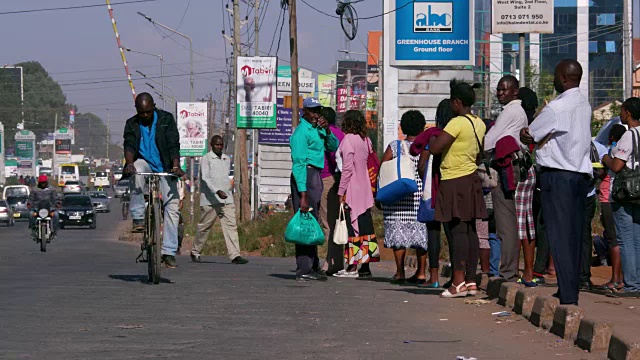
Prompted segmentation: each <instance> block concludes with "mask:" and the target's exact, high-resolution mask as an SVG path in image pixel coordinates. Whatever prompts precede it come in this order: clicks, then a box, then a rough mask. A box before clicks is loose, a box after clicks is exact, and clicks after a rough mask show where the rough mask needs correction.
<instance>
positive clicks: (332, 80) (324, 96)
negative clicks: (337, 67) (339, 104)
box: [318, 74, 336, 107]
mask: <svg viewBox="0 0 640 360" xmlns="http://www.w3.org/2000/svg"><path fill="white" fill-rule="evenodd" d="M335 87H336V74H319V75H318V101H320V104H322V106H325V107H328V106H331V107H333V104H334V96H335Z"/></svg>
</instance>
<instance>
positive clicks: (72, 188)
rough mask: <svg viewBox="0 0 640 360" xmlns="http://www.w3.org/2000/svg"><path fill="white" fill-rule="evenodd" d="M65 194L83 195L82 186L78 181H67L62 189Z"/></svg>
mask: <svg viewBox="0 0 640 360" xmlns="http://www.w3.org/2000/svg"><path fill="white" fill-rule="evenodd" d="M62 193H63V194H80V193H82V185H80V182H78V181H73V180H71V181H67V182H65V183H64V186H63V187H62Z"/></svg>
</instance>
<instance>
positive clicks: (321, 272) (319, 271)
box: [316, 270, 328, 280]
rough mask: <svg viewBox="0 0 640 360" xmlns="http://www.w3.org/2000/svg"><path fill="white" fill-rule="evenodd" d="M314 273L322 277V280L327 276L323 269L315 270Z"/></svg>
mask: <svg viewBox="0 0 640 360" xmlns="http://www.w3.org/2000/svg"><path fill="white" fill-rule="evenodd" d="M316 275H318V276H319V277H321V278H323V279H322V280H327V278H328V276H327V273H326V272H325V271H324V270H318V271H316Z"/></svg>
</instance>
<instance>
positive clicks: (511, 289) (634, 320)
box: [487, 278, 640, 360]
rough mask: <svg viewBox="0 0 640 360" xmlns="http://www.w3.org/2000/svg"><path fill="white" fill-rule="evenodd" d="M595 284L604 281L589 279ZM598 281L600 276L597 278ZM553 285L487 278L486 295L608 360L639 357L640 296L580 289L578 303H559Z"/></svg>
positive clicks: (532, 321)
mask: <svg viewBox="0 0 640 360" xmlns="http://www.w3.org/2000/svg"><path fill="white" fill-rule="evenodd" d="M592 280H593V281H594V282H595V283H596V284H600V283H604V282H605V281H598V280H599V279H597V278H593V279H592ZM600 280H602V279H600ZM556 291H557V287H555V286H554V285H549V286H538V287H537V288H525V287H524V286H523V285H520V284H516V283H505V282H504V279H501V278H491V279H490V280H489V284H488V288H487V295H488V298H490V299H497V302H498V304H500V305H503V306H505V307H507V308H510V309H513V310H514V311H515V312H516V313H518V314H521V315H522V316H524V317H525V318H526V319H528V320H529V321H530V322H531V323H532V324H533V325H535V326H538V327H541V328H543V329H547V330H550V331H551V333H554V334H556V335H558V336H560V337H562V338H563V339H564V340H566V341H575V343H576V344H577V345H578V346H579V347H581V348H583V349H585V350H589V351H591V352H595V353H602V354H603V355H604V354H606V355H607V357H608V358H610V359H616V360H617V359H640V331H638V330H639V329H640V326H639V325H640V299H620V298H611V297H607V296H605V295H604V294H603V293H594V292H581V293H580V299H579V306H564V305H562V306H561V305H559V303H558V299H556V298H554V297H552V296H551V295H553V294H554V293H555V292H556Z"/></svg>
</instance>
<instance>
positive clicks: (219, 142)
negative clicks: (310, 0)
mask: <svg viewBox="0 0 640 360" xmlns="http://www.w3.org/2000/svg"><path fill="white" fill-rule="evenodd" d="M210 145H211V150H210V151H209V152H208V153H207V154H206V155H205V156H203V157H202V159H201V160H200V176H199V177H200V179H201V182H202V184H201V185H202V188H201V192H200V222H199V223H198V230H197V234H196V240H195V242H194V243H193V249H192V250H191V260H193V262H202V259H201V256H200V252H201V251H202V247H203V246H204V244H205V242H206V241H207V238H208V237H209V231H210V230H211V228H212V227H213V225H214V224H215V222H216V220H217V218H220V225H221V226H222V235H223V236H224V242H225V244H226V246H227V256H229V259H230V260H231V263H232V264H239V265H241V264H246V263H248V262H249V261H248V260H247V259H244V258H243V257H242V256H240V244H239V241H238V228H237V225H236V206H235V204H234V201H233V194H232V193H231V182H230V181H229V176H228V174H229V171H230V169H231V159H229V157H228V156H227V155H225V154H223V153H222V150H223V149H224V139H223V138H222V136H220V135H214V136H213V137H211V142H210Z"/></svg>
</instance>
